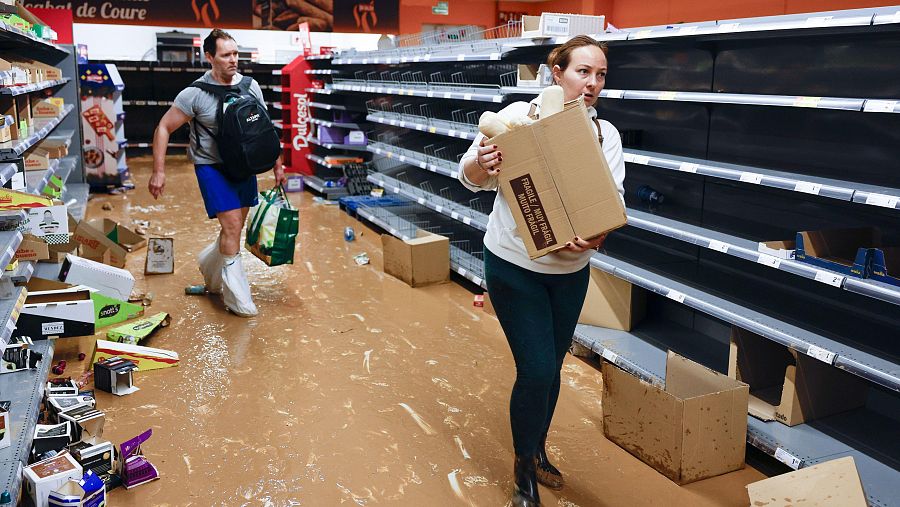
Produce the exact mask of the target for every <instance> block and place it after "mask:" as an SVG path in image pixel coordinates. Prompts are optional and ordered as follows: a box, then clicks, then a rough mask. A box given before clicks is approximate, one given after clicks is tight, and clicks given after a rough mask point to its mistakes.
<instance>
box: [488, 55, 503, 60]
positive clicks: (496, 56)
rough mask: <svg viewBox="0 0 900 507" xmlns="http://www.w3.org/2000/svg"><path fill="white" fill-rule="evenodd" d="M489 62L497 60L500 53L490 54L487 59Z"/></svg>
mask: <svg viewBox="0 0 900 507" xmlns="http://www.w3.org/2000/svg"><path fill="white" fill-rule="evenodd" d="M488 59H489V60H499V59H500V53H491V56H489V57H488Z"/></svg>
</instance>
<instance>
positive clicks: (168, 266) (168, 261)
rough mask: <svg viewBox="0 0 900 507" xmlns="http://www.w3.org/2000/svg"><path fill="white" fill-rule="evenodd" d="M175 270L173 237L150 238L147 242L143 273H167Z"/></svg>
mask: <svg viewBox="0 0 900 507" xmlns="http://www.w3.org/2000/svg"><path fill="white" fill-rule="evenodd" d="M174 272H175V239H174V238H150V240H149V241H148V244H147V260H146V262H144V274H145V275H169V274H172V273H174Z"/></svg>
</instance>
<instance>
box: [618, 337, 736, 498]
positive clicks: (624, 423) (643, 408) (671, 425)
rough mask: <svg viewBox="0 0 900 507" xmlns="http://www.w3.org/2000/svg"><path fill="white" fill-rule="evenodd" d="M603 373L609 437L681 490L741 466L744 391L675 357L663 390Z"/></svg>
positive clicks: (668, 363)
mask: <svg viewBox="0 0 900 507" xmlns="http://www.w3.org/2000/svg"><path fill="white" fill-rule="evenodd" d="M601 368H602V371H603V433H604V435H606V438H608V439H609V440H611V441H613V442H615V443H616V444H618V445H619V447H622V448H623V449H625V450H626V451H628V452H630V453H631V454H633V455H634V456H636V457H638V458H639V459H640V460H641V461H643V462H644V463H647V464H648V465H650V466H652V467H653V468H655V469H656V470H657V471H659V472H660V473H661V474H663V475H665V476H666V477H668V478H669V479H671V480H673V481H674V482H676V483H678V484H687V483H689V482H694V481H698V480H701V479H706V478H708V477H714V476H716V475H721V474H724V473H727V472H731V471H733V470H738V469H741V468H743V467H744V452H745V450H746V445H747V399H748V397H749V387H748V386H747V384H744V383H743V382H738V381H737V380H734V379H731V378H728V377H727V376H725V375H722V374H721V373H718V372H715V371H713V370H710V369H709V368H706V367H704V366H702V365H699V364H697V363H695V362H693V361H690V360H688V359H686V358H684V357H681V356H679V355H678V354H675V353H674V352H671V351H670V352H669V353H668V356H667V358H666V380H665V388H660V387H658V386H655V385H651V384H648V383H647V382H644V381H642V380H640V379H638V378H637V377H635V376H633V375H631V374H629V373H626V372H625V371H623V370H621V369H619V368H618V367H616V366H614V365H613V364H612V363H609V362H607V361H604V362H603V365H602V367H601Z"/></svg>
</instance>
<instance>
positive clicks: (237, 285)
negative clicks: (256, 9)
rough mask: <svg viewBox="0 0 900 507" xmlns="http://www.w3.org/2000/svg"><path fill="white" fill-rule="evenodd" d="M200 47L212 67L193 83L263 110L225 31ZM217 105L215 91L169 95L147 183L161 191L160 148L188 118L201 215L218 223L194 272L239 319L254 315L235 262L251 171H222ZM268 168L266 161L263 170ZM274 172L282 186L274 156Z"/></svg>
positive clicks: (252, 190) (250, 202) (253, 196)
mask: <svg viewBox="0 0 900 507" xmlns="http://www.w3.org/2000/svg"><path fill="white" fill-rule="evenodd" d="M203 51H204V53H205V55H206V61H208V62H209V64H210V65H211V66H212V69H211V70H209V71H207V72H206V74H204V75H203V77H201V78H200V79H199V80H197V83H200V84H201V86H208V85H213V86H216V87H222V88H221V89H222V90H226V89H230V88H228V87H232V88H233V89H234V90H237V89H240V90H241V93H245V94H249V95H250V96H252V97H254V98H255V99H256V100H257V101H259V104H260V107H261V108H263V111H264V110H265V101H264V100H263V96H262V91H261V90H260V88H259V84H258V83H257V82H256V81H255V80H253V79H250V78H247V80H246V81H242V80H243V79H244V77H243V76H241V74H239V73H238V72H237V63H238V48H237V43H236V42H235V41H234V39H233V38H232V37H231V36H230V35H228V34H227V33H226V32H224V31H222V30H219V29H214V30H213V31H212V32H210V34H209V36H207V37H206V39H205V40H204V41H203ZM215 89H216V90H217V88H215ZM220 103H222V102H221V101H220V97H218V96H216V94H214V93H210V91H207V90H205V89H201V88H198V87H196V86H195V85H192V86H190V87H188V88H185V89H184V90H182V91H181V92H180V93H179V94H178V96H177V97H175V105H174V106H172V107H170V108H169V110H168V111H166V114H165V115H164V116H163V117H162V119H161V120H160V121H159V125H158V126H157V127H156V132H155V133H154V134H153V175H152V176H151V177H150V184H149V185H148V187H149V190H150V193H151V194H153V197H154V198H159V196H161V195H162V193H163V190H164V189H165V186H166V175H165V167H166V147H167V146H168V144H169V136H170V135H171V133H172V132H174V131H175V130H177V129H178V128H180V127H181V126H182V125H184V124H185V123H188V122H191V133H190V136H191V146H190V150H189V152H188V153H189V156H190V158H191V160H192V161H193V162H194V171H195V173H196V175H197V183H198V184H199V185H200V193H201V194H202V195H203V203H204V205H205V206H206V213H207V216H209V218H217V219H218V220H219V224H220V225H221V231H220V232H219V236H218V237H217V238H216V240H215V241H213V242H212V244H210V245H209V246H207V247H206V248H204V249H203V251H202V252H200V255H199V256H198V258H197V260H198V262H199V264H200V272H201V273H203V278H204V281H205V283H206V290H207V291H208V292H210V293H213V294H222V298H223V299H224V301H225V307H226V308H228V309H229V310H230V311H232V312H234V313H235V314H237V315H240V316H242V317H253V316H255V315H256V314H257V309H256V305H255V304H254V303H253V298H252V297H251V295H250V283H249V282H248V281H247V275H246V274H245V273H244V268H243V266H242V264H241V257H240V247H241V229H242V228H243V225H244V222H246V219H247V212H248V211H249V209H250V207H251V206H255V205H256V204H257V203H258V199H257V195H258V191H257V187H256V175H255V174H251V175H250V176H247V177H244V178H242V179H240V180H239V181H235V180H234V178H229V177H226V175H225V174H223V169H224V164H223V160H222V157H221V155H220V153H219V147H218V143H217V142H216V138H215V136H217V135H218V134H219V125H218V118H219V116H222V115H221V114H220V112H219V111H217V108H218V107H219V104H220ZM227 106H228V103H225V104H223V108H224V107H227ZM263 116H265V115H263ZM254 119H255V118H254ZM273 158H274V157H273ZM229 167H230V166H229ZM269 167H271V164H270V165H269V166H268V167H266V169H268V168H269ZM274 172H275V184H276V185H280V184H282V183H283V182H284V179H285V178H284V168H283V167H282V166H281V157H280V156H279V157H278V158H277V160H275V162H274Z"/></svg>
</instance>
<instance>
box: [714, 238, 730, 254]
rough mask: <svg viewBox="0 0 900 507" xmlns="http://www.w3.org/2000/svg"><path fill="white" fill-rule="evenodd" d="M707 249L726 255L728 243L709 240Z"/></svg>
mask: <svg viewBox="0 0 900 507" xmlns="http://www.w3.org/2000/svg"><path fill="white" fill-rule="evenodd" d="M709 249H710V250H715V251H717V252H722V253H728V243H723V242H721V241H716V240H714V239H711V240H710V241H709Z"/></svg>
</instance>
